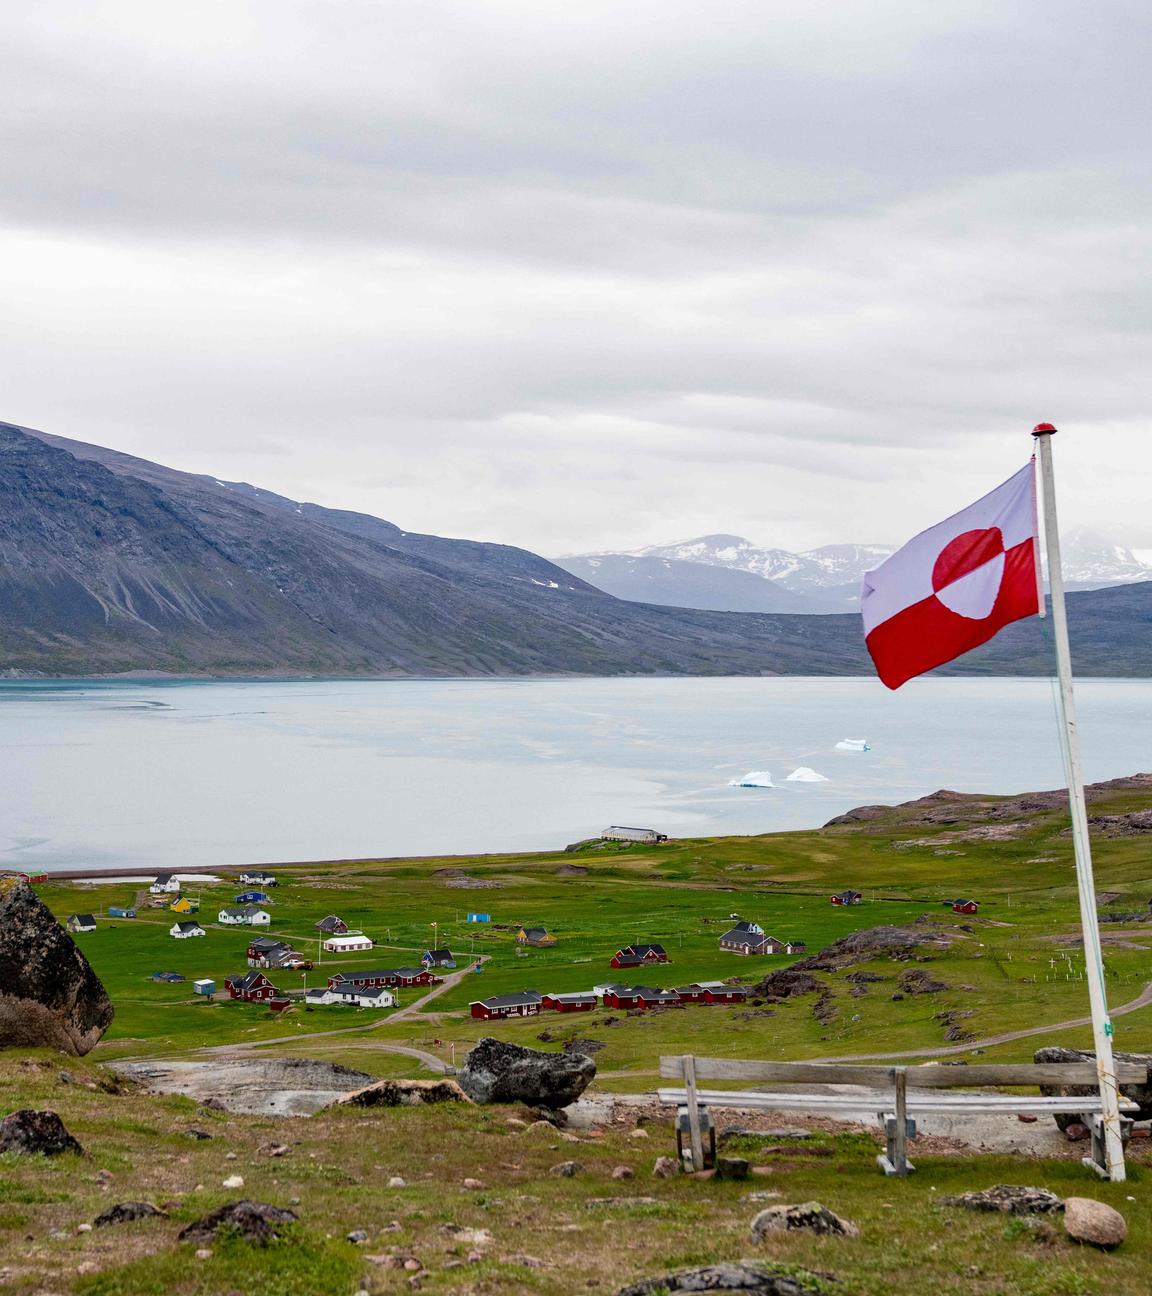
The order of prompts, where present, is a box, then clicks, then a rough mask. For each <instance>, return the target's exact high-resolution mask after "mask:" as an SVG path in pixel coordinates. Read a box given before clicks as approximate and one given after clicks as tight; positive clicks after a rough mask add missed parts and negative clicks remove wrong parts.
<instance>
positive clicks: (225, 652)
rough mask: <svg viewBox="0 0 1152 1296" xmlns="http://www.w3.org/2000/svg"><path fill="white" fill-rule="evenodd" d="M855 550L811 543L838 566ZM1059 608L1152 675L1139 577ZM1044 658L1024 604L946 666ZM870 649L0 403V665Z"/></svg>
mask: <svg viewBox="0 0 1152 1296" xmlns="http://www.w3.org/2000/svg"><path fill="white" fill-rule="evenodd" d="M814 553H817V554H818V553H819V551H814ZM859 560H860V559H859V556H854V555H853V554H852V553H847V552H846V553H843V554H840V553H832V554H826V555H823V561H825V562H826V563H827V570H828V571H829V572H830V573H831V574H832V575H833V576H835V575H838V574H839V573H841V572H843V571H845V570H850V569H851V565H852V563H853V562H858V561H859ZM814 561H820V559H819V558H818V559H816V560H814ZM730 574H733V573H730ZM734 574H740V573H734ZM743 574H744V575H748V576H750V578H751V579H756V580H763V577H759V576H754V575H752V574H750V573H743ZM1069 619H1070V623H1071V630H1072V638H1073V650H1074V653H1075V655H1076V662H1077V667H1078V669H1079V670H1080V672H1081V673H1082V674H1099V675H1152V633H1150V629H1152V583H1145V584H1140V585H1126V586H1122V587H1120V588H1118V589H1110V590H1104V591H1100V592H1098V593H1086V594H1074V595H1072V596H1071V598H1070V599H1069ZM1049 661H1050V654H1049V652H1048V650H1047V647H1046V640H1045V638H1044V631H1043V628H1042V627H1041V626H1040V624H1039V623H1038V622H1036V621H1031V622H1026V623H1022V624H1019V625H1016V626H1011V627H1009V629H1008V630H1007V631H1005V632H1004V633H1003V634H1001V635H1000V636H999V637H998V638H997V639H996V640H995V641H994V642H993V643H992V644H989V645H986V646H985V647H984V648H983V649H981V650H979V651H978V652H976V653H973V654H970V655H969V656H968V657H966V658H965V659H964V660H963V662H961V663H958V664H957V665H956V666H954V667H952V668H949V669H950V671H951V672H952V673H963V674H989V673H996V674H1003V673H1022V674H1045V673H1047V672H1048V670H1049ZM870 669H871V668H870V664H869V662H868V659H867V655H866V653H865V650H864V645H863V641H862V636H861V628H860V619H859V617H858V616H855V615H839V616H837V615H824V616H810V615H796V614H791V613H782V612H774V613H734V612H712V611H698V610H692V609H684V608H671V607H664V606H658V605H654V604H640V603H631V602H626V601H624V600H621V599H617V598H614V597H612V596H611V595H610V594H606V593H603V592H602V591H601V590H599V589H597V588H596V587H595V586H594V585H592V584H589V583H588V582H586V581H584V580H582V579H580V578H579V577H577V576H573V575H571V574H569V573H568V572H567V571H565V570H563V569H562V568H560V567H559V566H556V565H555V564H553V563H551V562H549V561H548V560H547V559H545V558H541V557H539V556H538V555H537V554H534V553H530V552H529V551H527V550H524V549H517V548H514V547H511V546H508V545H496V544H485V543H481V542H477V541H472V540H456V539H449V538H446V537H443V536H431V535H422V534H420V533H418V532H410V531H405V530H403V529H402V528H401V527H398V526H396V525H395V524H394V523H392V522H387V521H384V520H383V519H381V518H375V517H371V516H369V515H367V514H363V513H352V512H345V511H342V510H339V509H327V508H322V507H320V506H319V505H315V504H307V503H301V502H298V501H295V500H290V499H286V498H285V497H284V496H281V495H276V494H273V493H271V492H269V491H264V490H261V489H259V488H258V487H255V486H251V485H248V484H246V483H240V482H227V481H222V480H219V479H217V478H213V477H205V476H197V475H194V474H191V473H183V472H177V471H175V470H174V469H171V468H165V467H162V466H161V465H159V464H154V463H149V462H148V461H146V460H143V459H137V458H134V457H132V456H130V455H125V454H121V453H119V452H118V451H115V450H109V449H106V448H104V447H101V446H94V445H87V444H84V443H82V442H78V441H67V440H64V439H63V438H60V437H54V436H50V435H48V434H45V433H40V432H36V431H34V430H32V429H29V428H23V427H19V426H17V425H15V424H10V423H0V674H7V675H24V674H44V675H78V676H83V675H100V674H116V673H140V672H166V673H172V674H192V675H335V676H355V675H362V676H411V675H427V676H446V675H530V674H584V675H626V674H634V675H643V674H669V675H718V674H733V675H760V674H764V675H772V674H782V675H857V674H864V673H870Z"/></svg>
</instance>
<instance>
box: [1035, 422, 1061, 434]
mask: <svg viewBox="0 0 1152 1296" xmlns="http://www.w3.org/2000/svg"><path fill="white" fill-rule="evenodd" d="M1055 431H1056V429H1055V428H1054V427H1053V426H1052V424H1051V423H1037V424H1036V426H1035V427H1034V428H1033V429H1032V435H1033V436H1051V435H1052V433H1053V432H1055Z"/></svg>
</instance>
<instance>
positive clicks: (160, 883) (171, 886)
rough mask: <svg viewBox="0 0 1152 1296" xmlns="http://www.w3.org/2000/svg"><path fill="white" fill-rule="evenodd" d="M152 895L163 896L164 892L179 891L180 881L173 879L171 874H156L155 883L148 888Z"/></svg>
mask: <svg viewBox="0 0 1152 1296" xmlns="http://www.w3.org/2000/svg"><path fill="white" fill-rule="evenodd" d="M148 890H149V891H151V892H152V894H153V895H163V894H164V893H165V892H166V891H176V892H179V890H180V879H179V878H176V877H173V876H172V874H171V873H157V874H156V881H155V882H153V883H152V885H151V886H150V887H149V888H148Z"/></svg>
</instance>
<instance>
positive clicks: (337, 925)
mask: <svg viewBox="0 0 1152 1296" xmlns="http://www.w3.org/2000/svg"><path fill="white" fill-rule="evenodd" d="M312 929H313V931H318V932H323V933H324V935H325V936H346V935H347V934H348V924H347V923H346V922H345V921H344V919H343V918H338V917H337V916H336V915H335V914H329V915H328V916H327V918H321V919H320V921H319V922H318V923H313V924H312Z"/></svg>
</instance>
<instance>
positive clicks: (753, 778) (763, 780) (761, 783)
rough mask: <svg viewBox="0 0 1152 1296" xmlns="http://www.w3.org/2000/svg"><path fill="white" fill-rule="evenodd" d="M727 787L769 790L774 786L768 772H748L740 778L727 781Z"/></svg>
mask: <svg viewBox="0 0 1152 1296" xmlns="http://www.w3.org/2000/svg"><path fill="white" fill-rule="evenodd" d="M728 786H729V787H753V788H770V787H775V786H776V784H775V783H773V782H772V774H771V771H769V770H750V771H749V772H748V773H747V774H745V775H744V776H743V777H742V778H734V779H729V780H728Z"/></svg>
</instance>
